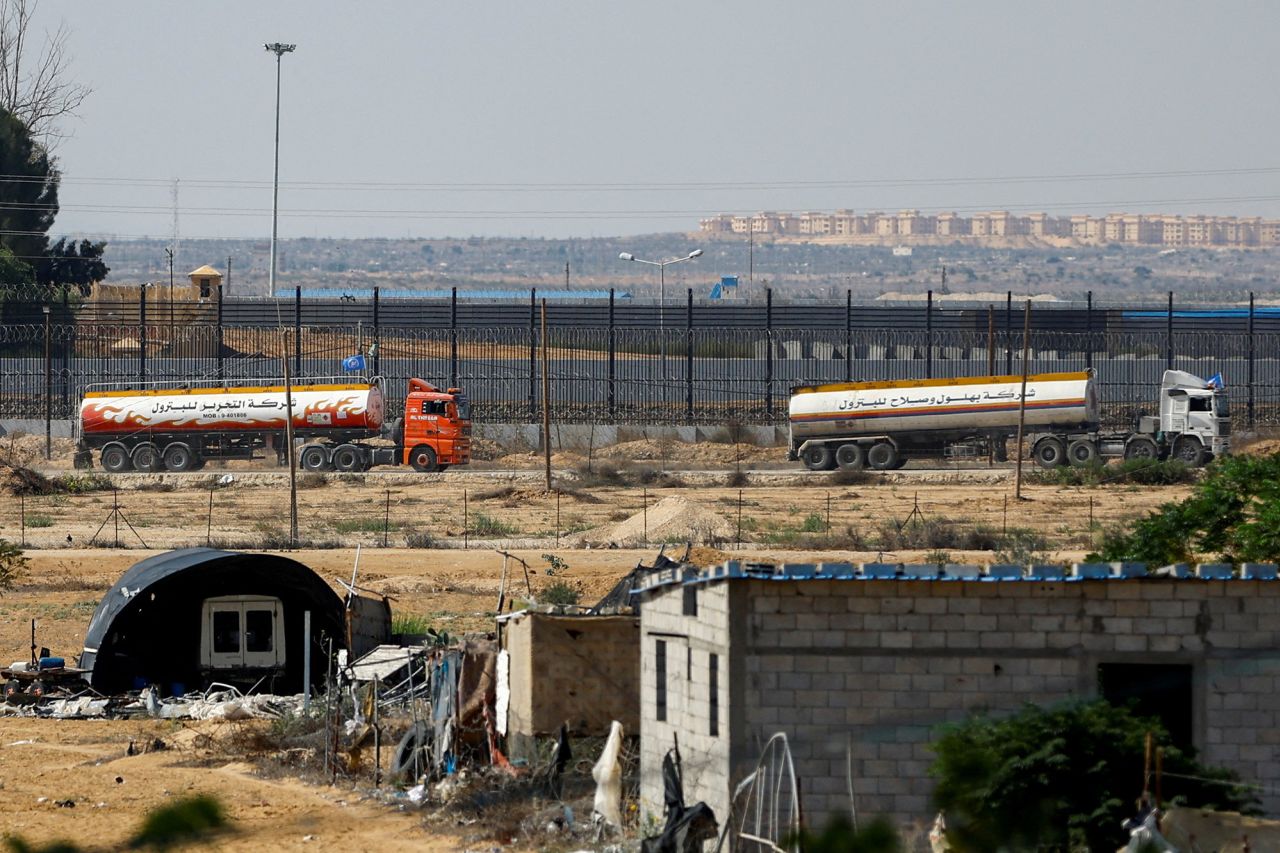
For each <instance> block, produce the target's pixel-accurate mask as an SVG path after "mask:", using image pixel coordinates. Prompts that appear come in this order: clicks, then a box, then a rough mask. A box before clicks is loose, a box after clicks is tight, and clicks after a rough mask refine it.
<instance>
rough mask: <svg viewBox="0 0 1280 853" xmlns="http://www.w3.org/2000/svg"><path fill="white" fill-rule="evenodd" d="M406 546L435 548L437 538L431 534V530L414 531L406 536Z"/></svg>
mask: <svg viewBox="0 0 1280 853" xmlns="http://www.w3.org/2000/svg"><path fill="white" fill-rule="evenodd" d="M404 546H405V547H406V548H434V547H436V537H435V536H433V535H432V534H431V531H430V530H413V531H410V532H408V533H406V534H405V535H404Z"/></svg>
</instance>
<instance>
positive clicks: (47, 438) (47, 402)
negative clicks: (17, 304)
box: [44, 305, 53, 462]
mask: <svg viewBox="0 0 1280 853" xmlns="http://www.w3.org/2000/svg"><path fill="white" fill-rule="evenodd" d="M49 322H50V319H49V306H48V305H45V306H44V459H45V461H46V462H48V461H49V460H50V459H52V458H53V372H52V370H51V369H50V357H49V354H50V349H49Z"/></svg>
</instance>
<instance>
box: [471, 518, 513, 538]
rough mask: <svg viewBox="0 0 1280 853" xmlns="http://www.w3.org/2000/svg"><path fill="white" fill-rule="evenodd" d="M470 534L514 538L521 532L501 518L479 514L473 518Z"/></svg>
mask: <svg viewBox="0 0 1280 853" xmlns="http://www.w3.org/2000/svg"><path fill="white" fill-rule="evenodd" d="M469 532H470V533H471V535H472V536H512V535H514V534H515V533H517V532H519V531H517V529H516V528H515V527H513V526H512V525H510V524H507V523H506V522H505V521H503V520H502V519H500V518H494V517H493V516H491V515H485V514H484V513H483V512H477V513H476V514H475V515H473V516H472V517H471V524H470V525H469Z"/></svg>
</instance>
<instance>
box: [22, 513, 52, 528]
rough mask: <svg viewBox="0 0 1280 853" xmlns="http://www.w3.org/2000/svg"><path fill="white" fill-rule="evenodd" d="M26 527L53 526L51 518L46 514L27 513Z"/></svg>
mask: <svg viewBox="0 0 1280 853" xmlns="http://www.w3.org/2000/svg"><path fill="white" fill-rule="evenodd" d="M27 527H32V528H41V527H53V518H51V517H50V516H47V515H28V516H27Z"/></svg>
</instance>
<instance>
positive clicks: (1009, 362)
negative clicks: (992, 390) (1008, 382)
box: [1004, 290, 1013, 374]
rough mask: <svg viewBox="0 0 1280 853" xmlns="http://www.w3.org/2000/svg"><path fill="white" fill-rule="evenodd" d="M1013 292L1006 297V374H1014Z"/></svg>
mask: <svg viewBox="0 0 1280 853" xmlns="http://www.w3.org/2000/svg"><path fill="white" fill-rule="evenodd" d="M1012 330H1013V291H1012V290H1010V291H1007V292H1006V293H1005V295H1004V372H1005V373H1006V374H1012V373H1013V339H1012V338H1010V337H1009V336H1010V335H1011V334H1013V331H1012Z"/></svg>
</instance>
